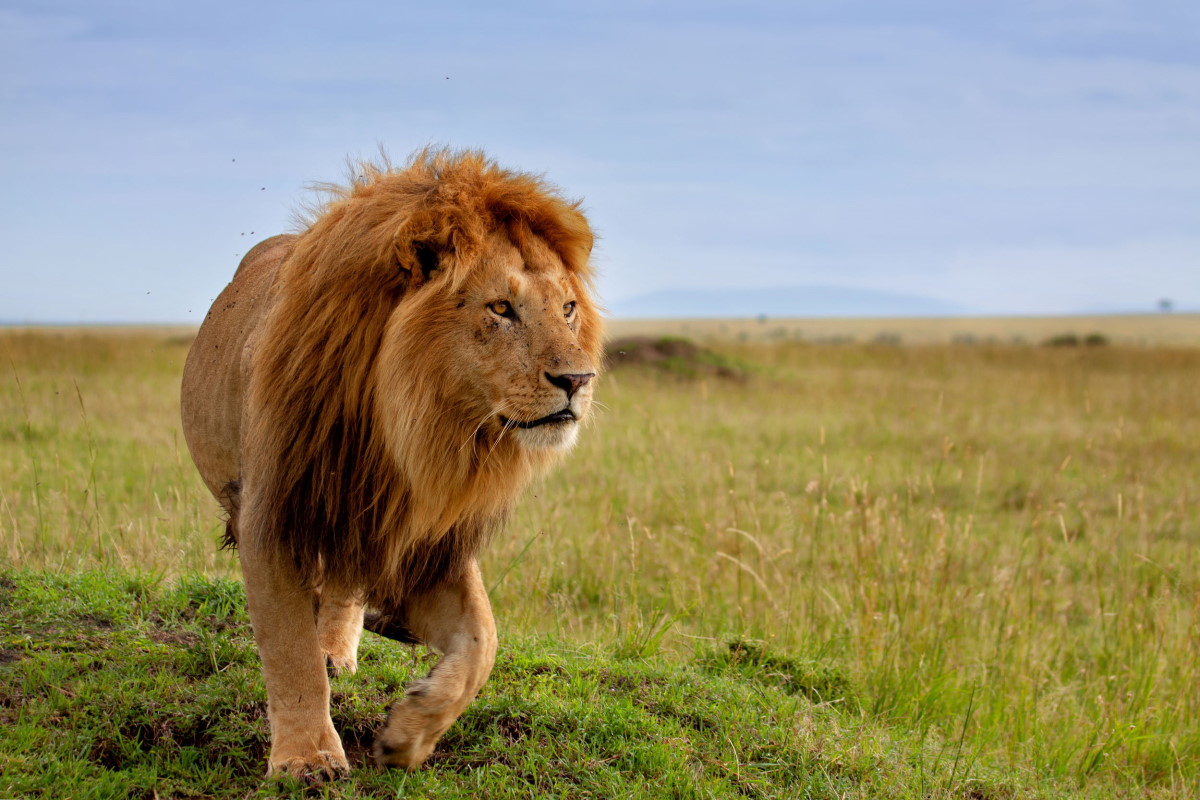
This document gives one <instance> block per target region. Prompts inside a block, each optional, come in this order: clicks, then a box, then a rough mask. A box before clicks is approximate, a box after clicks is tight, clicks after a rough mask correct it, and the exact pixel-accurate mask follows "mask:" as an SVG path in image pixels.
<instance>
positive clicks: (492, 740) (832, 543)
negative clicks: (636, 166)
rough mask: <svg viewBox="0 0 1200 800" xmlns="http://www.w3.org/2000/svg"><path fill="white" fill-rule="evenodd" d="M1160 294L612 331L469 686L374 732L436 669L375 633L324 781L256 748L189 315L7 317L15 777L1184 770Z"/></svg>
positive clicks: (1113, 793) (257, 711)
mask: <svg viewBox="0 0 1200 800" xmlns="http://www.w3.org/2000/svg"><path fill="white" fill-rule="evenodd" d="M1171 316H1172V319H1171V320H1170V323H1169V327H1170V330H1171V331H1172V333H1171V334H1170V335H1169V336H1164V335H1162V334H1161V331H1158V332H1157V333H1156V332H1155V331H1156V330H1157V329H1155V328H1154V327H1153V326H1155V325H1162V324H1165V323H1163V322H1162V321H1161V320H1159V319H1148V320H1147V321H1146V324H1145V326H1142V327H1139V326H1137V325H1135V324H1133V323H1132V322H1131V321H1130V320H1128V319H1124V320H1116V321H1115V322H1113V326H1114V327H1113V328H1112V331H1110V332H1108V333H1107V334H1105V335H1097V336H1090V337H1089V336H1088V335H1087V334H1089V333H1091V332H1092V331H1091V328H1090V327H1086V326H1103V325H1104V324H1106V323H1105V321H1104V320H1088V321H1086V322H1081V321H1079V320H1071V319H1062V320H1055V321H1053V322H1048V321H1046V320H1038V321H1036V325H1033V327H1031V328H1029V330H1028V331H1027V332H1026V333H1024V334H1020V335H1019V334H1018V333H1014V331H1017V330H1018V329H1020V328H1021V324H1022V323H1021V322H1020V321H1009V322H1007V323H1005V325H1006V326H1007V327H1005V326H1000V327H997V323H995V322H994V321H978V324H977V325H976V326H975V327H972V325H973V323H972V321H969V320H963V321H958V322H956V323H955V326H954V327H944V328H943V329H941V330H942V333H941V334H937V335H934V334H930V333H929V330H930V328H929V327H928V326H926V327H925V328H921V330H922V331H924V332H923V333H921V334H920V335H917V334H916V333H915V331H916V329H915V328H914V329H913V330H914V333H912V334H911V335H910V334H908V333H906V331H905V329H904V328H903V326H901V325H894V326H890V327H889V326H887V325H882V326H881V325H880V324H879V323H870V324H868V323H865V322H864V323H862V324H861V325H859V326H858V327H857V328H856V327H854V326H853V325H852V324H850V323H846V324H844V325H842V326H841V327H837V329H836V330H834V331H833V332H828V331H824V329H823V328H822V327H821V325H822V323H816V322H814V323H811V324H805V323H795V324H786V325H785V324H776V323H774V322H772V321H766V320H757V321H748V322H745V323H739V324H738V325H736V326H727V327H726V328H725V329H724V330H722V328H721V325H724V324H725V323H721V324H720V325H718V324H717V323H715V322H711V323H700V322H696V323H694V324H691V325H689V326H682V327H681V324H680V323H671V324H666V323H664V324H661V325H658V326H654V325H649V324H646V323H639V324H637V325H629V326H626V329H625V330H623V329H622V326H621V325H620V324H618V325H615V326H614V335H617V336H619V335H621V334H622V333H637V334H639V335H641V336H643V337H644V338H643V339H642V340H641V342H642V344H643V345H645V344H646V343H647V342H648V343H649V344H650V345H661V347H659V348H658V352H659V355H658V356H655V357H654V358H629V359H626V361H629V362H633V363H619V364H618V365H617V366H614V367H613V368H612V369H611V370H609V371H608V373H607V374H606V375H605V376H604V377H603V378H602V383H601V385H600V388H599V390H598V393H597V397H598V399H599V401H600V405H601V407H600V410H599V413H598V415H597V417H596V419H595V420H594V421H593V422H592V424H591V425H590V427H589V429H588V430H586V431H585V432H584V435H583V436H582V437H581V441H580V444H579V446H578V447H577V448H576V450H575V451H574V452H573V453H572V454H571V456H570V457H569V458H568V459H567V460H566V462H565V463H564V464H563V465H562V466H561V467H560V468H559V469H557V470H556V471H555V472H554V473H552V474H551V475H550V476H548V477H547V478H546V479H545V480H544V481H542V482H540V483H538V484H537V485H535V486H534V487H533V488H532V489H531V491H530V492H529V493H528V494H527V495H526V496H525V497H524V499H523V501H522V502H521V504H520V505H519V507H518V508H517V510H516V512H515V514H514V515H513V517H512V519H511V521H510V523H509V525H508V527H507V529H506V530H505V531H504V532H503V533H502V534H501V535H500V536H498V537H497V539H496V540H495V541H494V542H493V543H492V546H491V547H490V549H489V550H488V552H487V556H486V559H485V563H484V574H485V582H486V583H487V584H489V585H490V586H491V598H492V602H493V606H494V608H495V612H496V616H497V622H498V626H499V629H500V633H501V655H500V657H499V660H498V662H497V669H496V672H495V673H494V674H493V677H492V679H491V681H490V682H489V684H488V685H487V687H485V689H484V691H483V693H482V695H481V696H480V698H479V699H478V700H477V701H476V703H475V704H474V705H473V706H472V707H471V709H470V710H469V711H468V712H467V714H466V715H464V717H463V718H462V719H461V720H460V721H459V722H458V723H456V726H455V727H454V728H453V729H452V730H451V732H450V733H449V734H448V735H447V737H446V739H445V740H444V741H443V742H442V744H441V745H439V748H438V751H437V752H436V753H435V755H434V757H433V758H432V759H431V763H430V764H429V765H428V766H427V768H425V769H424V770H422V771H420V772H416V773H411V774H408V773H396V772H382V771H379V770H375V769H373V768H371V767H369V766H367V765H366V764H365V762H366V760H367V754H368V753H369V748H370V737H371V731H372V730H373V729H374V728H376V727H377V726H378V725H379V724H380V722H381V721H382V719H383V716H384V715H385V714H386V710H387V707H388V703H389V701H390V700H392V699H395V698H397V697H398V696H399V695H400V694H401V693H402V687H403V684H404V683H405V681H407V680H409V679H411V678H413V677H415V676H417V675H419V674H420V673H421V672H422V671H423V670H424V669H427V668H428V664H429V658H428V654H426V653H424V652H423V651H422V650H421V649H420V648H416V649H412V648H406V647H403V646H400V645H398V644H396V643H393V642H388V641H385V640H380V639H377V638H374V637H372V636H371V635H369V634H368V637H367V638H366V639H365V640H364V643H363V650H362V658H361V666H360V671H359V674H358V675H356V676H353V677H339V678H337V679H335V680H334V682H333V694H334V704H335V711H334V721H335V724H336V725H337V726H338V727H339V730H340V731H341V732H342V735H343V738H344V740H345V742H346V744H347V750H348V752H349V754H350V756H351V760H352V762H355V763H356V765H357V766H356V769H355V771H354V773H353V775H352V777H351V778H349V779H346V780H343V781H340V782H335V783H331V784H326V785H323V786H316V787H310V786H303V785H300V784H297V783H289V782H288V781H280V782H272V783H265V782H264V781H263V780H262V773H263V771H264V769H265V748H266V740H267V728H266V721H265V692H264V691H263V688H262V682H261V678H260V676H259V674H258V664H257V654H256V652H255V650H254V648H253V645H252V640H251V638H250V633H249V627H248V623H247V621H246V617H245V612H244V596H243V594H242V592H241V588H240V584H239V581H238V568H237V560H236V554H233V553H230V552H228V551H220V550H218V542H219V537H220V533H221V531H222V529H223V523H222V520H221V519H220V517H219V514H218V508H217V506H216V503H215V502H214V501H213V500H212V498H211V497H210V496H209V495H208V494H207V493H206V491H205V490H204V487H203V485H202V484H201V482H200V480H199V478H198V476H197V475H196V473H195V470H194V468H193V467H192V464H191V461H190V458H189V456H188V454H187V448H186V446H185V444H184V442H183V439H182V434H181V432H180V426H179V421H178V387H179V375H180V371H181V369H182V364H183V360H184V357H185V355H186V352H187V347H188V344H189V343H190V339H191V336H192V334H193V331H191V330H189V329H166V328H153V329H149V328H148V329H7V330H0V371H2V374H3V377H2V378H0V796H4V797H9V796H14V797H25V796H45V797H58V796H62V797H124V796H138V797H244V796H248V795H255V794H258V795H263V796H275V795H279V794H284V795H287V794H295V795H297V796H330V797H350V796H373V797H397V796H399V797H514V798H515V797H531V798H550V797H555V798H574V797H595V798H615V797H697V798H700V797H780V798H793V797H796V798H798V797H819V798H826V797H827V798H835V797H837V798H841V797H862V798H868V797H896V798H932V797H957V798H972V799H974V800H993V799H999V798H1017V797H1046V798H1060V797H1063V798H1066V797H1090V798H1108V797H1154V798H1187V797H1196V796H1198V795H1200V688H1198V687H1200V510H1198V502H1197V501H1200V484H1198V483H1197V478H1196V465H1197V456H1198V453H1200V318H1197V317H1195V316H1186V315H1171ZM1030 324H1031V325H1032V323H1030ZM989 326H990V327H989ZM1081 326H1084V327H1081ZM935 327H936V326H935ZM823 331H824V332H823ZM1048 332H1049V333H1048ZM1055 332H1057V333H1059V334H1068V333H1071V334H1076V335H1075V336H1066V335H1063V336H1058V337H1057V338H1056V340H1055V341H1056V342H1057V344H1058V345H1059V346H1048V345H1046V344H1044V343H1043V342H1044V340H1045V339H1047V338H1051V334H1053V333H1055ZM667 333H670V334H672V335H679V334H684V333H686V334H687V335H689V336H692V337H693V338H694V339H695V340H696V341H698V342H701V343H702V344H703V345H704V347H703V348H702V349H700V350H694V349H691V348H688V347H681V346H679V343H678V340H676V339H668V340H665V341H660V340H659V339H658V338H656V337H661V336H663V335H664V334H667ZM664 354H665V355H664ZM617 361H618V362H620V361H621V359H620V358H618V359H617Z"/></svg>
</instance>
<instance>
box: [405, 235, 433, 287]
mask: <svg viewBox="0 0 1200 800" xmlns="http://www.w3.org/2000/svg"><path fill="white" fill-rule="evenodd" d="M405 250H407V252H405ZM396 262H397V263H398V264H399V266H400V268H401V269H403V270H404V271H405V272H407V273H408V290H409V291H412V290H413V289H419V288H421V287H422V286H424V285H425V284H426V283H427V282H428V281H429V279H430V278H431V277H432V276H433V273H435V272H437V270H438V268H439V267H440V266H441V255H440V254H439V253H438V250H437V248H436V247H435V246H434V245H433V244H431V243H429V242H411V243H409V246H408V248H402V246H401V245H400V244H399V243H397V245H396Z"/></svg>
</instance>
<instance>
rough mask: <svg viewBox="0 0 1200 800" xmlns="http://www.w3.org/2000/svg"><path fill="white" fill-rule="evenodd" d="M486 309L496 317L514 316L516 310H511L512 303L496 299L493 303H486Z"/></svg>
mask: <svg viewBox="0 0 1200 800" xmlns="http://www.w3.org/2000/svg"><path fill="white" fill-rule="evenodd" d="M488 310H489V311H491V312H492V313H493V314H495V315H496V316H498V317H510V318H511V317H515V316H516V312H515V311H513V307H512V303H510V302H508V301H507V300H497V301H496V302H494V303H488Z"/></svg>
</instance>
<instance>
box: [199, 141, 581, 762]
mask: <svg viewBox="0 0 1200 800" xmlns="http://www.w3.org/2000/svg"><path fill="white" fill-rule="evenodd" d="M335 192H336V197H335V199H334V200H333V201H331V202H330V203H329V204H327V205H326V206H325V207H324V208H323V209H322V210H321V211H320V212H319V214H318V216H317V217H316V219H315V220H314V221H313V223H312V224H311V225H310V226H309V227H308V228H307V230H305V231H304V232H302V233H300V234H299V235H294V236H277V237H275V238H273V239H269V240H267V241H265V242H263V243H261V244H260V245H258V246H257V247H255V248H254V249H253V250H252V251H251V252H250V253H248V254H247V255H246V257H245V259H244V260H243V262H242V264H241V266H240V267H239V268H238V271H237V272H236V273H235V275H234V278H233V281H232V282H231V283H230V285H229V286H228V287H227V288H226V289H225V291H224V292H222V293H221V295H220V297H218V298H217V300H216V301H215V302H214V304H213V307H212V310H211V311H210V313H209V315H208V317H207V318H206V319H205V322H204V325H203V326H202V327H201V330H200V332H199V334H198V335H197V338H196V341H195V343H194V345H193V347H192V351H191V352H190V353H189V356H188V361H187V365H186V367H185V371H184V380H183V396H182V408H183V421H184V431H185V435H186V437H187V441H188V445H189V447H190V449H191V451H192V456H193V459H194V460H195V462H196V465H197V467H198V469H199V471H200V473H201V475H202V477H203V478H204V481H205V483H206V485H207V486H208V488H209V489H210V490H211V491H212V492H213V494H214V495H215V496H216V497H217V498H218V499H220V500H221V502H222V504H223V505H224V506H225V508H226V510H227V512H228V513H229V515H230V531H229V533H230V538H231V539H234V540H236V541H237V544H238V546H239V552H240V554H241V560H242V565H243V571H244V573H245V575H246V585H247V598H248V601H249V605H250V612H251V619H252V621H253V622H254V626H255V635H256V637H257V638H258V639H259V645H260V652H261V653H262V656H263V665H264V672H265V673H266V677H267V685H268V694H269V699H270V704H269V707H270V713H271V722H272V739H273V745H272V755H271V759H270V764H271V769H272V770H280V769H290V770H315V769H322V770H325V771H330V772H334V771H339V770H341V769H344V767H345V759H344V755H343V754H342V751H341V745H340V742H337V737H336V733H334V732H332V725H331V723H329V721H328V708H327V701H328V685H327V682H326V680H325V677H324V669H323V668H321V669H319V670H318V669H317V668H316V667H320V666H321V664H320V661H321V657H322V656H323V657H324V660H326V661H328V663H329V664H330V665H331V666H332V667H334V668H348V669H353V667H354V665H355V657H354V649H355V647H356V646H357V641H358V635H359V631H360V630H361V627H362V619H363V607H364V605H366V604H370V605H372V606H375V607H376V608H378V609H379V610H381V611H383V612H385V613H386V614H387V615H389V617H391V618H394V619H396V620H397V621H398V622H399V624H401V625H402V626H403V628H404V629H405V630H406V631H409V632H411V633H412V635H413V636H414V637H415V638H417V639H418V640H421V641H424V642H426V643H428V644H430V645H431V646H433V647H435V648H438V649H441V650H442V651H444V653H445V658H444V659H443V662H442V665H441V666H439V670H438V673H437V676H436V678H435V677H433V676H431V677H430V678H428V679H426V680H425V681H424V682H422V683H421V685H420V686H419V691H418V690H410V693H409V694H410V696H409V699H408V700H406V701H405V702H403V703H400V704H398V705H397V706H396V708H395V709H394V710H393V714H392V715H391V722H390V723H389V725H388V727H387V728H386V729H385V730H384V731H383V732H382V733H381V735H380V737H379V743H380V744H379V748H378V750H377V756H378V758H379V759H380V761H381V762H383V763H386V764H397V765H403V766H407V767H412V766H415V765H416V764H418V763H420V761H421V760H422V759H423V758H424V757H425V755H427V753H428V752H429V750H430V749H431V748H432V747H433V744H434V743H435V742H436V740H437V737H438V736H440V735H441V733H442V732H443V731H444V730H445V727H446V726H448V725H449V724H450V722H452V721H453V719H454V718H455V717H457V715H458V713H460V712H461V709H462V708H463V707H465V705H466V703H467V702H469V700H470V698H471V697H473V696H474V693H475V692H476V691H477V690H478V688H479V685H481V684H482V681H483V679H485V678H486V676H487V672H488V671H490V666H491V658H492V654H494V647H495V632H494V628H493V627H492V623H491V612H490V607H488V604H487V597H486V594H485V593H484V592H483V589H482V584H481V583H480V578H479V573H478V567H477V566H476V555H477V553H478V550H479V548H480V547H481V546H482V545H483V544H484V542H485V541H486V539H487V537H488V536H489V535H490V534H491V533H492V532H493V531H494V530H495V529H496V528H497V527H498V525H499V524H500V522H502V520H503V518H504V516H505V514H506V512H507V510H508V509H509V507H510V506H511V504H512V502H513V501H514V500H515V498H516V497H517V495H518V494H519V492H520V491H521V489H522V488H523V487H524V486H525V485H526V484H527V482H528V480H529V479H530V477H532V476H533V475H534V474H536V473H537V472H538V471H539V470H540V469H542V468H544V467H546V466H548V465H549V464H550V463H552V462H553V461H554V460H555V458H556V457H557V456H558V455H560V454H561V453H562V452H563V451H564V450H566V449H567V448H569V447H570V445H571V444H572V443H573V441H574V438H575V436H576V431H577V428H578V424H579V422H581V421H582V420H583V419H584V417H586V415H587V413H588V409H589V407H590V399H591V390H592V385H593V382H591V381H590V379H591V378H592V377H593V376H594V374H595V371H596V365H597V364H598V361H599V359H598V356H599V349H600V341H601V339H600V337H601V331H600V320H599V317H598V314H597V311H596V307H595V306H594V304H593V303H592V301H591V299H590V296H589V290H590V285H591V273H590V268H589V266H588V260H587V259H588V253H589V251H590V249H591V243H592V234H591V231H590V229H589V228H588V225H587V222H586V220H585V219H584V217H583V215H582V214H581V213H580V212H579V210H578V208H577V206H576V205H575V204H572V203H568V202H566V201H564V200H563V199H562V198H561V197H560V196H559V195H558V194H557V193H556V192H555V191H554V190H552V189H550V188H549V187H547V186H546V185H545V184H544V183H542V182H541V181H540V180H538V179H537V178H534V177H531V176H528V175H523V174H519V173H511V172H508V171H505V170H502V169H500V168H498V167H496V166H495V165H494V164H492V163H491V162H489V161H487V160H486V159H485V158H483V157H482V155H480V154H476V153H464V154H457V155H455V154H449V153H445V152H441V153H428V152H425V153H420V154H418V155H417V156H416V157H414V159H413V160H412V161H411V162H410V163H409V165H408V166H407V167H405V168H403V169H399V170H390V169H377V168H373V167H370V166H365V167H364V174H363V176H361V178H360V180H358V181H356V182H355V183H354V184H353V185H352V186H351V187H350V188H348V189H344V190H335ZM314 600H317V601H318V606H319V611H318V613H317V617H316V620H315V623H314V622H313V620H312V613H311V608H312V607H313V603H314ZM305 602H307V603H308V606H307V607H306V606H305ZM306 608H307V609H308V610H307V612H306V611H305V609H306ZM305 613H307V614H308V619H307V620H305V619H303V617H304V614H305ZM297 616H299V617H300V618H297ZM464 636H466V637H467V638H469V639H472V640H474V642H475V644H471V643H470V642H467V643H465V644H464V643H463V642H466V639H464ZM314 665H315V666H314ZM289 672H290V673H296V674H298V675H300V677H295V675H289V674H287V673H289ZM292 693H300V695H301V696H302V697H304V698H305V699H304V700H303V701H302V702H299V706H300V708H299V709H297V708H292V707H291V706H290V705H289V701H287V700H286V699H284V698H285V697H287V696H289V695H290V694H292ZM314 698H316V699H315V700H314ZM321 698H324V703H321V702H320V700H321ZM435 701H436V702H435ZM439 704H440V705H439ZM292 705H295V704H294V703H293V704H292ZM318 706H320V707H322V708H323V710H322V711H321V712H320V714H319V715H318V713H317V711H316V709H317V708H318ZM435 706H437V707H438V708H441V710H436V709H435V708H434V707H435Z"/></svg>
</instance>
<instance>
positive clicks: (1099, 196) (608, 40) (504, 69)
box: [0, 0, 1200, 322]
mask: <svg viewBox="0 0 1200 800" xmlns="http://www.w3.org/2000/svg"><path fill="white" fill-rule="evenodd" d="M427 143H437V144H449V145H453V146H458V147H482V148H484V149H485V150H487V151H488V152H489V153H491V154H492V155H493V156H494V157H496V158H497V159H498V160H499V161H500V162H501V163H503V164H505V165H506V166H513V167H517V168H521V169H527V170H532V171H536V172H544V173H546V175H547V176H548V177H549V178H550V179H551V180H552V181H553V182H555V183H557V184H559V185H560V186H562V187H563V188H564V189H565V190H566V192H567V193H568V194H570V195H572V196H577V197H582V198H583V200H584V203H585V207H586V208H587V209H588V212H589V215H590V217H591V219H592V221H593V223H594V225H595V227H596V228H597V229H598V231H599V233H600V235H601V237H602V238H601V241H600V243H599V245H598V247H597V251H596V263H597V265H598V266H599V268H600V270H601V273H602V281H601V290H602V293H603V295H604V299H605V300H606V301H607V303H608V305H609V306H610V307H611V308H612V309H613V310H614V311H615V312H617V313H620V312H621V309H622V306H623V305H624V304H626V303H627V301H629V300H630V299H631V298H635V297H637V296H639V295H642V294H647V293H664V292H665V293H666V294H668V295H669V294H670V293H671V292H672V291H682V290H687V291H688V292H694V291H697V290H701V291H707V290H711V291H720V290H722V289H728V288H730V287H749V288H753V289H764V290H771V289H777V288H780V289H782V288H790V287H798V288H799V289H800V290H801V291H803V289H804V287H809V286H812V287H829V286H836V287H844V288H846V289H850V290H853V289H862V290H871V291H873V292H876V293H880V292H882V293H894V294H898V295H899V294H902V295H913V296H920V297H922V298H928V299H929V300H930V301H931V302H935V303H938V304H941V305H942V306H944V307H946V308H953V309H958V310H961V311H962V312H964V313H985V314H995V313H1007V314H1027V313H1033V314H1053V313H1078V312H1088V311H1097V310H1118V311H1150V310H1153V309H1154V307H1155V305H1156V304H1157V302H1158V301H1159V300H1160V299H1162V298H1169V299H1171V300H1172V301H1174V303H1175V305H1176V307H1177V308H1180V309H1192V310H1200V3H1196V2H1195V1H1194V0H1140V1H1139V2H1123V1H1121V0H1112V1H1108V0H1091V1H1088V2H1072V1H1071V0H1042V1H1041V2H1022V1H1021V0H1013V1H1011V2H1005V3H983V2H972V1H971V0H946V1H944V2H937V1H934V0H930V2H903V1H902V0H892V1H891V2H888V1H887V0H874V1H873V2H855V1H854V0H844V1H843V2H833V1H823V0H817V1H815V2H793V3H783V2H755V1H754V0H750V2H738V3H732V2H730V3H724V2H705V1H704V0H692V1H691V2H620V1H618V2H609V3H604V4H594V5H589V6H586V7H584V6H582V5H581V4H577V3H566V2H563V3H554V2H515V3H505V4H497V3H452V2H447V3H443V4H433V3H407V2H386V3H385V2H376V3H364V2H341V3H336V4H335V3H329V2H321V3H310V2H291V3H287V4H273V3H257V4H242V3H227V2H222V1H220V0H218V1H217V2H210V3H204V4H200V3H191V4H183V3H173V2H153V3H151V2H96V1H95V0H92V1H91V2H76V1H71V0H67V1H64V2H59V1H58V0H36V1H35V2H34V1H31V2H8V1H7V0H0V208H2V210H3V213H2V214H0V217H2V219H3V222H0V225H3V228H2V229H0V234H2V235H3V245H2V246H0V278H2V283H0V285H2V287H3V288H0V320H6V321H10V322H12V321H17V322H20V321H80V322H116V321H135V322H152V321H164V322H173V321H180V322H189V321H191V322H198V321H199V320H200V319H201V318H202V317H203V314H204V311H205V310H206V309H207V307H208V304H209V303H210V302H211V300H212V298H213V297H214V296H215V295H216V294H217V292H219V291H220V289H221V287H222V286H224V284H225V282H226V281H227V280H228V279H229V277H230V276H231V275H232V272H233V269H234V267H235V266H236V264H237V261H238V258H239V257H240V255H241V254H242V253H244V252H245V251H246V249H247V248H248V247H249V246H250V245H251V244H253V242H254V241H257V240H259V239H261V238H264V237H265V236H267V235H271V234H273V233H277V232H281V231H284V230H287V229H289V227H290V226H291V225H292V222H291V219H292V214H293V212H294V210H295V209H297V208H298V207H299V206H300V205H302V204H303V203H304V202H305V200H306V199H309V198H310V195H309V194H308V193H307V192H306V191H305V188H304V187H305V186H306V185H307V184H308V183H310V182H313V181H322V180H337V179H341V178H342V176H343V174H344V173H345V161H346V158H347V157H355V156H368V157H369V156H371V155H373V154H374V153H375V152H376V151H377V148H378V147H379V146H380V145H383V146H384V147H386V148H387V150H388V151H389V152H390V153H391V154H392V156H393V158H394V159H397V160H402V159H403V158H404V157H405V156H406V155H407V154H408V153H409V152H411V151H412V150H414V149H416V148H417V147H420V146H422V145H424V144H427Z"/></svg>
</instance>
